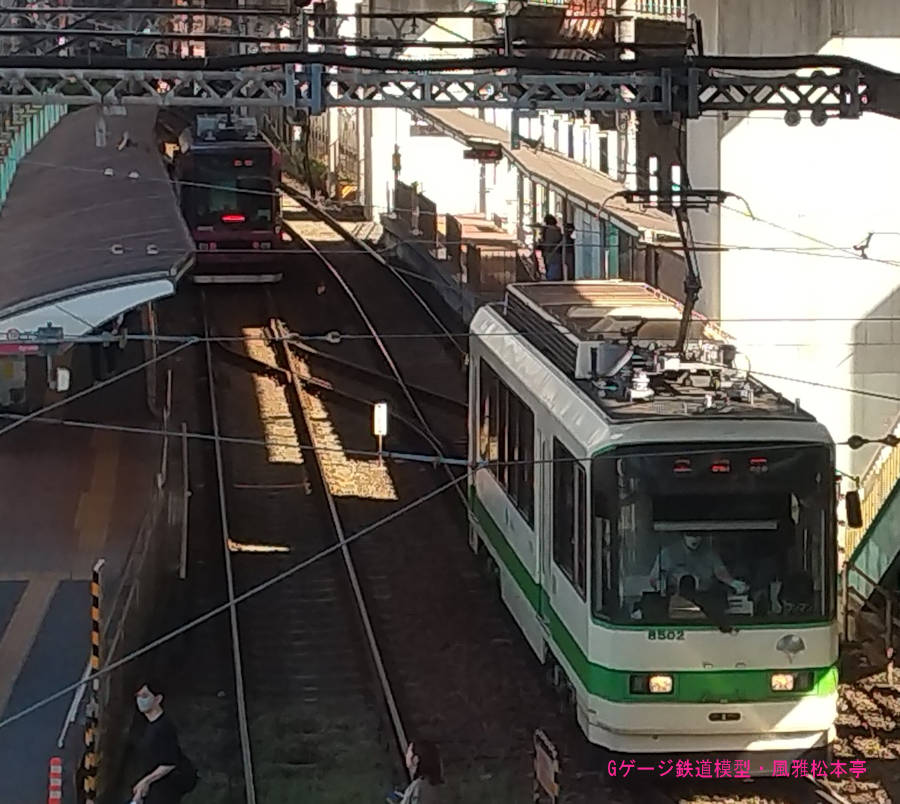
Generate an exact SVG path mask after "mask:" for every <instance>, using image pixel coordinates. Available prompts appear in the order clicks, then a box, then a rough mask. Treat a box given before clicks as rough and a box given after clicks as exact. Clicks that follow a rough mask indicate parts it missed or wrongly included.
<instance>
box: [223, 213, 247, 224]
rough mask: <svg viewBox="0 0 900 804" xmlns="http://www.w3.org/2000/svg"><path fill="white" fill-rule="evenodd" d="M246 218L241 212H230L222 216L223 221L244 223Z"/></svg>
mask: <svg viewBox="0 0 900 804" xmlns="http://www.w3.org/2000/svg"><path fill="white" fill-rule="evenodd" d="M245 220H246V218H245V217H244V216H243V215H241V214H240V213H239V212H237V213H228V214H226V215H223V216H222V223H243V222H244V221H245Z"/></svg>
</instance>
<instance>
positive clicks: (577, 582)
mask: <svg viewBox="0 0 900 804" xmlns="http://www.w3.org/2000/svg"><path fill="white" fill-rule="evenodd" d="M586 497H587V475H586V473H585V471H584V467H583V466H582V465H581V464H580V463H578V462H577V461H576V460H575V456H574V455H572V453H571V452H569V450H567V449H566V448H565V447H564V446H563V445H562V444H561V443H560V442H559V441H558V440H557V439H555V438H554V439H553V560H554V562H556V565H557V566H558V567H559V568H560V569H561V570H562V571H563V572H564V573H565V574H566V577H568V579H569V580H570V581H571V582H572V585H573V586H574V587H575V589H576V590H577V591H578V594H580V595H581V597H582V598H584V596H585V590H586V588H587V583H586V581H587V577H586V575H587V573H586V563H587V499H586Z"/></svg>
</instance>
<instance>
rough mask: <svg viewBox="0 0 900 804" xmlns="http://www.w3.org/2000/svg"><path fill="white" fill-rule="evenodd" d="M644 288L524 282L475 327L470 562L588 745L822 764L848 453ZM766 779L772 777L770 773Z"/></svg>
mask: <svg viewBox="0 0 900 804" xmlns="http://www.w3.org/2000/svg"><path fill="white" fill-rule="evenodd" d="M681 317H682V312H681V308H680V306H679V305H678V304H677V303H676V302H675V301H674V300H672V299H670V298H668V297H666V296H664V295H662V294H661V293H659V292H658V291H656V290H654V289H652V288H650V287H649V286H647V285H643V284H639V283H630V282H620V281H602V282H574V283H562V282H554V283H544V284H522V285H511V286H510V287H509V288H508V289H507V294H506V299H505V301H504V302H503V303H502V304H498V305H492V306H486V307H483V308H481V309H480V310H479V311H478V312H477V313H476V315H475V317H474V318H473V320H472V324H471V338H470V344H471V352H470V376H469V395H470V397H469V398H470V421H469V434H470V438H469V441H470V454H469V458H470V460H471V461H472V464H473V465H476V464H478V463H482V464H484V465H482V466H480V467H479V468H477V469H475V470H472V471H470V477H469V493H470V497H471V503H472V506H473V509H474V512H475V521H476V522H477V525H476V526H474V527H473V530H472V534H471V537H472V546H473V548H474V549H476V550H479V551H480V550H484V551H486V552H487V554H488V555H489V556H490V560H491V563H492V564H493V565H494V566H495V567H496V569H497V572H498V574H499V579H500V590H501V594H502V598H503V601H504V603H505V604H506V606H507V607H508V608H509V610H510V612H511V613H512V615H513V617H514V618H515V620H516V621H517V623H518V625H519V627H520V628H521V630H522V632H523V634H524V635H525V638H526V639H527V641H528V642H529V644H530V645H531V647H532V648H533V649H534V651H535V653H536V654H537V655H538V657H540V658H541V660H543V661H545V662H547V663H548V664H549V665H550V666H551V667H552V668H553V670H554V674H555V676H556V677H557V678H558V679H559V683H560V684H561V686H562V687H563V688H564V689H567V690H568V692H569V694H570V696H571V699H572V700H573V703H574V705H575V708H576V712H577V719H578V723H579V724H580V726H581V728H582V730H583V731H584V733H585V735H586V736H587V738H588V740H590V741H591V742H592V743H596V744H598V745H600V746H603V747H605V748H607V749H610V750H612V751H616V752H624V753H627V754H630V755H642V754H665V755H669V756H672V755H678V756H684V755H690V754H695V755H696V756H697V757H700V756H705V757H716V758H718V757H725V756H729V755H730V756H732V757H734V756H742V757H745V758H746V757H748V756H749V757H751V758H753V759H755V760H759V761H754V762H751V768H752V769H753V770H754V771H756V769H757V766H759V767H760V768H762V767H765V766H763V765H761V764H760V763H761V762H762V760H763V758H764V756H765V759H766V760H767V761H768V764H769V765H770V764H771V763H770V760H771V759H772V758H775V757H777V758H791V757H797V756H800V755H807V756H808V755H811V756H813V757H816V758H822V755H826V754H827V753H828V752H829V750H830V745H831V743H832V741H833V739H834V722H835V718H836V707H837V679H838V671H837V660H838V630H837V622H836V596H837V595H836V591H837V573H836V561H837V547H836V510H835V506H836V488H835V471H834V447H833V442H832V440H831V438H830V436H829V434H828V432H827V430H826V429H825V428H824V427H823V426H822V425H821V424H819V423H818V422H816V421H815V419H814V418H813V417H812V416H811V415H810V414H808V413H806V412H804V411H803V410H802V409H801V408H800V407H799V405H797V404H795V403H794V402H789V401H788V400H786V399H784V398H783V397H781V396H780V395H778V394H777V393H775V392H774V391H772V390H771V389H770V388H767V387H766V386H764V385H762V384H760V383H758V382H757V381H756V380H755V379H753V378H752V377H750V376H749V375H748V373H747V372H746V371H742V370H741V369H740V365H739V364H740V363H741V359H740V355H739V354H738V353H737V352H736V350H735V347H734V346H732V345H731V344H729V343H728V341H727V339H726V337H725V336H724V335H723V333H721V332H720V331H718V330H717V329H716V328H715V327H713V326H712V325H711V324H710V323H709V322H707V321H706V320H705V319H702V318H701V317H700V316H698V315H695V316H694V319H693V320H692V321H691V322H690V325H689V327H688V330H687V340H686V348H685V349H684V350H682V351H681V353H680V354H679V353H677V352H676V351H675V350H674V349H673V346H674V345H675V344H676V342H677V339H678V332H679V326H680V320H681ZM757 772H758V771H757Z"/></svg>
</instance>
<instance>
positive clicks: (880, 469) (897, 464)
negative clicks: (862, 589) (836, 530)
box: [844, 446, 900, 571]
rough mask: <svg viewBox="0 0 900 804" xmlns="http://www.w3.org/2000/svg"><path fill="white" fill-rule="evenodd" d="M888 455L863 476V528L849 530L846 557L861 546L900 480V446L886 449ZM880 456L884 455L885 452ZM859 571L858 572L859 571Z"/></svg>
mask: <svg viewBox="0 0 900 804" xmlns="http://www.w3.org/2000/svg"><path fill="white" fill-rule="evenodd" d="M883 449H887V450H888V453H887V456H886V457H885V459H884V460H883V461H882V462H881V463H880V464H879V463H878V457H877V456H876V460H875V462H873V464H872V467H871V468H870V470H869V471H868V472H867V473H866V474H865V475H864V476H863V481H862V492H863V493H862V494H861V495H860V496H861V497H862V500H861V508H862V526H861V527H859V528H847V531H846V534H845V536H844V549H845V554H846V555H848V556H849V555H852V554H853V551H854V550H855V549H856V548H857V547H858V546H859V543H860V542H861V541H862V539H863V536H865V534H866V531H868V529H869V528H870V527H871V525H872V523H873V522H874V521H875V517H876V516H878V512H879V511H880V510H881V507H882V506H883V505H884V503H885V501H886V500H887V499H888V497H889V496H890V494H891V492H892V491H893V490H894V486H896V485H897V481H898V480H900V446H896V447H885V448H883ZM880 454H883V451H882V452H881V453H879V455H880ZM857 571H858V570H857Z"/></svg>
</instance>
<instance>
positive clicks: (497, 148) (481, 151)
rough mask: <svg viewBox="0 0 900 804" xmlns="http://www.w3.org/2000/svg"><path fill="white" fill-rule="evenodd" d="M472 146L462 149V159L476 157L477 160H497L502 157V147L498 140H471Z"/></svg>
mask: <svg viewBox="0 0 900 804" xmlns="http://www.w3.org/2000/svg"><path fill="white" fill-rule="evenodd" d="M469 144H470V145H471V146H472V147H471V148H466V150H465V151H463V159H477V160H478V161H479V162H499V161H500V160H501V159H503V148H502V146H501V145H500V143H498V142H483V143H482V142H473V143H469Z"/></svg>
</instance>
